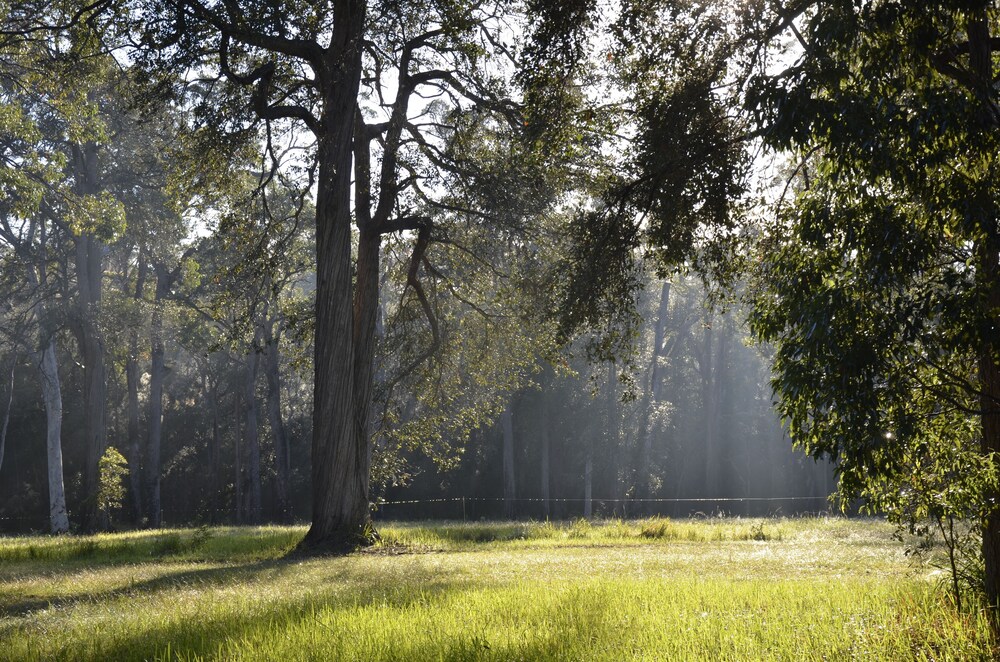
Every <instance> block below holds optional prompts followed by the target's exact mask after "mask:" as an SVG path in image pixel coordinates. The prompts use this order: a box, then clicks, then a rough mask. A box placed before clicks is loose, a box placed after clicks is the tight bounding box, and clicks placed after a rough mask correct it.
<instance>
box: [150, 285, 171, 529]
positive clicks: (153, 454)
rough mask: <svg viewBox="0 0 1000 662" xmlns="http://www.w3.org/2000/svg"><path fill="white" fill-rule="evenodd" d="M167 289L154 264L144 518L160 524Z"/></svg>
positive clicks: (155, 525) (157, 524)
mask: <svg viewBox="0 0 1000 662" xmlns="http://www.w3.org/2000/svg"><path fill="white" fill-rule="evenodd" d="M169 290H170V276H169V274H168V273H167V271H166V270H165V269H163V268H162V267H160V266H157V267H156V297H155V301H154V304H153V317H152V322H151V327H150V349H151V351H150V364H149V438H148V440H147V442H146V484H147V485H148V488H149V497H148V498H147V500H146V501H147V511H148V512H147V514H146V520H147V522H148V524H149V526H151V527H153V528H159V527H160V525H161V524H162V517H163V513H162V510H163V508H162V504H161V502H160V475H161V473H162V472H161V464H162V459H161V446H162V442H163V380H164V378H165V377H166V363H165V361H164V345H163V300H164V299H165V298H166V296H167V294H168V293H169Z"/></svg>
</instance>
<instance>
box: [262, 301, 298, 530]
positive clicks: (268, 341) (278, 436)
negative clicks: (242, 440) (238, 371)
mask: <svg viewBox="0 0 1000 662" xmlns="http://www.w3.org/2000/svg"><path fill="white" fill-rule="evenodd" d="M274 324H275V322H274V321H273V320H271V321H268V322H267V323H266V327H265V330H264V346H265V355H264V359H265V360H264V376H265V379H266V381H267V416H268V422H269V424H270V426H271V438H272V440H273V442H274V469H275V482H274V487H275V496H276V497H277V502H278V503H277V506H278V521H280V522H283V523H288V522H290V521H291V519H292V513H291V507H290V505H289V503H288V483H289V466H288V435H287V434H286V433H285V422H284V419H283V418H282V416H281V357H280V355H279V353H278V350H279V336H278V334H276V333H274V332H273V331H272V329H273V327H274Z"/></svg>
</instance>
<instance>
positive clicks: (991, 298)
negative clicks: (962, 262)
mask: <svg viewBox="0 0 1000 662" xmlns="http://www.w3.org/2000/svg"><path fill="white" fill-rule="evenodd" d="M966 28H967V32H968V36H969V43H968V49H969V65H970V68H971V70H972V72H973V74H974V76H975V78H976V82H977V84H976V85H975V89H974V90H973V91H974V92H975V93H976V95H977V97H978V98H979V106H980V108H979V113H980V117H981V120H980V121H981V123H982V125H983V126H984V127H989V128H990V129H992V130H993V131H994V132H996V131H997V130H1000V121H998V118H997V115H996V110H995V108H996V106H995V103H994V97H995V91H994V80H995V76H994V71H993V69H994V67H993V61H994V52H993V39H992V35H991V30H990V22H989V18H988V16H987V15H986V13H985V11H982V12H977V13H974V14H972V15H971V17H970V18H969V20H968V24H967V26H966ZM998 221H1000V219H997V218H989V219H987V220H985V227H984V230H985V233H984V234H985V237H984V239H981V240H980V241H979V242H978V244H977V246H976V259H977V265H976V274H977V275H976V278H977V280H978V281H979V283H980V284H981V285H984V286H985V288H986V297H985V301H984V302H983V303H984V305H985V312H986V315H987V316H988V317H989V318H990V319H991V320H992V323H991V324H990V325H989V331H987V333H988V334H989V335H988V336H987V337H986V338H985V339H984V342H983V346H982V347H981V349H980V355H979V381H980V408H981V410H982V440H981V450H982V452H983V454H984V455H991V454H992V457H993V458H994V460H993V461H994V462H997V458H998V457H1000V362H998V359H997V356H998V352H1000V331H998V329H1000V313H998V311H1000V227H998ZM987 496H988V498H990V499H991V502H992V503H993V504H994V505H993V507H992V509H991V510H990V512H989V513H988V515H987V516H986V518H985V520H984V522H983V563H984V566H985V567H984V570H985V577H984V590H985V594H986V600H987V603H988V604H989V605H990V606H991V607H992V609H991V614H992V617H993V618H992V623H993V629H994V638H995V640H996V641H1000V507H998V506H997V505H996V503H997V500H998V498H1000V495H996V494H992V495H987Z"/></svg>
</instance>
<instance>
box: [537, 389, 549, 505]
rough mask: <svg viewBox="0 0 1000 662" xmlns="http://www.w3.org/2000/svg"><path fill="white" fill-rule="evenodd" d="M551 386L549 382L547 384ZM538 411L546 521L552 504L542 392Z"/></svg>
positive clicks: (545, 400) (546, 400) (545, 403)
mask: <svg viewBox="0 0 1000 662" xmlns="http://www.w3.org/2000/svg"><path fill="white" fill-rule="evenodd" d="M549 385H551V382H549ZM540 398H541V401H540V403H539V404H540V405H541V407H540V409H541V416H542V420H540V421H539V422H538V425H539V429H538V434H539V435H540V436H541V442H542V443H541V447H542V448H541V455H542V458H541V474H542V476H541V477H542V516H543V517H544V518H545V519H546V520H548V519H549V518H550V517H552V504H551V501H550V489H549V488H550V486H551V481H550V478H549V454H550V452H549V396H548V394H547V393H545V392H544V391H543V392H542V393H541V396H540Z"/></svg>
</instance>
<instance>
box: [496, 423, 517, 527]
mask: <svg viewBox="0 0 1000 662" xmlns="http://www.w3.org/2000/svg"><path fill="white" fill-rule="evenodd" d="M500 429H501V431H502V433H503V515H504V517H506V518H507V519H513V518H514V516H515V515H516V513H517V508H516V506H515V504H514V499H515V496H516V495H515V491H514V488H515V483H514V417H513V415H512V414H511V411H510V405H508V406H507V408H506V409H504V410H503V413H502V414H500Z"/></svg>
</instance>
